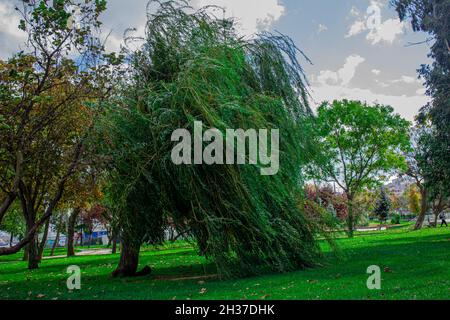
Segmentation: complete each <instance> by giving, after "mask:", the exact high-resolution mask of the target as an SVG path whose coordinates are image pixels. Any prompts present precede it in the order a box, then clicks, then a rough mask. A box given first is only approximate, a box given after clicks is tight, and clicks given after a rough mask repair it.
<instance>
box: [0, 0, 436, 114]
mask: <svg viewBox="0 0 450 320" xmlns="http://www.w3.org/2000/svg"><path fill="white" fill-rule="evenodd" d="M147 2H148V0H127V1H124V0H108V10H107V12H106V13H104V14H103V15H102V17H101V20H102V22H103V29H104V30H103V32H104V37H105V38H107V42H106V46H107V49H108V50H110V51H113V50H118V49H119V48H120V45H121V43H122V42H123V34H124V31H125V30H126V29H127V28H136V29H137V31H136V33H137V34H138V35H139V34H143V32H144V28H145V22H146V7H147ZM189 2H190V4H191V5H192V6H193V7H194V8H200V7H201V6H204V5H209V4H213V5H218V6H221V7H224V8H225V10H226V11H225V15H226V16H227V17H231V16H232V17H235V18H236V20H237V22H238V28H239V33H240V34H241V35H242V36H246V37H249V38H250V37H253V36H254V35H255V34H256V33H258V32H260V31H272V32H275V31H277V32H281V33H283V34H285V35H288V36H289V37H291V38H292V39H293V40H294V42H295V44H296V45H297V47H299V48H300V49H301V50H302V51H303V52H304V53H305V54H306V55H307V56H308V58H309V59H310V60H311V61H312V63H313V64H309V63H308V62H307V61H305V60H303V59H301V57H299V60H300V62H301V64H302V65H303V67H304V69H305V71H306V75H307V77H308V79H309V82H310V87H309V91H310V94H311V105H312V107H313V108H315V107H317V106H318V105H319V104H320V103H321V102H322V101H325V100H328V101H331V100H333V99H344V98H346V99H357V100H363V101H366V102H367V103H370V104H372V103H380V104H386V105H391V106H392V107H393V108H394V109H395V111H396V112H397V113H399V114H400V115H402V116H403V117H404V118H406V119H408V120H410V121H412V120H413V119H414V117H415V115H417V113H418V110H419V109H420V108H421V107H422V106H424V105H425V104H426V103H427V101H428V97H427V96H426V95H425V89H424V86H423V84H422V83H423V81H422V80H420V79H418V78H417V72H416V70H417V69H418V68H419V67H420V65H421V64H423V63H429V62H430V61H429V60H428V58H427V53H428V52H429V45H428V44H421V45H413V46H411V45H410V44H411V43H417V42H421V41H423V40H425V39H426V38H427V37H426V35H425V34H423V33H414V32H413V31H412V29H411V27H410V25H409V24H408V23H402V22H400V21H399V19H398V16H397V14H396V12H395V10H394V8H392V7H390V6H389V1H388V0H339V1H335V0H190V1H189ZM16 3H17V0H0V59H7V58H8V57H9V56H11V54H13V53H14V52H17V51H18V49H19V48H23V45H21V44H22V43H23V42H24V39H25V35H24V34H23V33H22V32H21V31H19V30H18V28H17V25H18V23H19V18H18V16H17V13H16V12H15V10H14V5H15V4H16ZM149 10H154V8H153V6H150V7H149ZM107 35H109V36H108V37H107Z"/></svg>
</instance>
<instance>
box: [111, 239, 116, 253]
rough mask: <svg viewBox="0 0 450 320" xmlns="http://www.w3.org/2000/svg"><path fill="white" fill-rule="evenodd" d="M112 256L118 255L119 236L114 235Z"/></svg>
mask: <svg viewBox="0 0 450 320" xmlns="http://www.w3.org/2000/svg"><path fill="white" fill-rule="evenodd" d="M111 253H112V254H116V253H117V236H116V235H114V236H113V239H112V250H111Z"/></svg>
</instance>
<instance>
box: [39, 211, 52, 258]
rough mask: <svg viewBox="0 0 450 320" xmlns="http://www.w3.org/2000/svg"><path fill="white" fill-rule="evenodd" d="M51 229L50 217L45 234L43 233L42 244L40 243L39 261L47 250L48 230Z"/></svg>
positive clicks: (45, 227)
mask: <svg viewBox="0 0 450 320" xmlns="http://www.w3.org/2000/svg"><path fill="white" fill-rule="evenodd" d="M49 229H50V218H49V219H47V221H46V222H45V226H44V234H43V235H42V240H41V244H40V245H39V262H40V261H41V260H42V257H43V255H44V250H45V244H46V243H47V238H48V230H49Z"/></svg>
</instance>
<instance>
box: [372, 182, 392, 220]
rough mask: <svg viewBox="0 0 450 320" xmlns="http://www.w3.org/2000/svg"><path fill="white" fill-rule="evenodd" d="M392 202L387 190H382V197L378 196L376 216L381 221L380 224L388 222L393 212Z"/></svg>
mask: <svg viewBox="0 0 450 320" xmlns="http://www.w3.org/2000/svg"><path fill="white" fill-rule="evenodd" d="M391 208H392V202H391V199H390V198H389V196H388V194H387V192H386V189H385V188H381V192H380V195H379V196H378V200H377V204H376V206H375V211H374V213H375V215H376V216H377V217H378V218H379V219H380V222H381V223H382V222H383V221H384V222H386V220H387V218H388V217H389V213H390V212H391Z"/></svg>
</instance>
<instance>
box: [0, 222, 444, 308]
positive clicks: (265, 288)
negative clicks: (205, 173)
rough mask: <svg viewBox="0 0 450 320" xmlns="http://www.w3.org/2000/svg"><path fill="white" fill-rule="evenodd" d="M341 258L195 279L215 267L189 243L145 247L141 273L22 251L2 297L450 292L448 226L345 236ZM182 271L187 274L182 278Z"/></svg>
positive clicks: (111, 258)
mask: <svg viewBox="0 0 450 320" xmlns="http://www.w3.org/2000/svg"><path fill="white" fill-rule="evenodd" d="M337 243H338V245H339V247H340V249H341V254H340V257H339V258H338V257H336V256H334V255H332V254H330V253H329V252H328V249H327V245H325V244H323V247H324V250H325V251H326V252H328V253H326V259H325V260H324V266H323V267H319V268H315V269H311V270H301V271H297V272H291V273H286V274H275V275H274V274H271V275H264V276H257V277H252V278H248V279H235V280H227V281H219V280H217V279H214V278H199V279H192V278H188V277H203V276H208V275H211V274H213V273H214V267H213V266H212V265H211V264H209V263H208V262H207V261H206V260H205V259H204V258H202V257H199V256H198V255H197V253H196V251H195V249H193V248H191V247H190V246H189V245H188V244H186V243H178V244H176V245H175V246H166V247H160V248H158V249H154V248H145V249H144V250H143V252H142V253H141V261H140V262H141V265H142V266H144V265H150V266H151V267H152V268H153V270H154V272H153V274H152V275H150V276H147V277H143V278H133V279H112V278H111V277H110V274H111V272H112V271H113V270H114V267H115V265H116V263H117V260H118V258H119V256H118V255H105V256H87V257H73V258H70V259H67V258H59V259H53V260H43V262H42V264H41V266H40V269H39V270H35V271H28V270H27V269H26V263H25V262H22V261H20V258H21V255H14V256H9V257H0V298H1V299H59V300H62V299H193V300H194V299H250V300H251V299H449V298H450V229H449V228H442V229H441V228H438V229H424V230H422V231H419V232H412V231H410V226H404V227H401V228H396V229H392V230H389V231H383V232H371V233H368V234H366V233H359V234H357V236H356V237H355V238H354V239H346V238H340V239H338V240H337ZM58 253H60V252H58ZM70 265H78V266H79V267H80V268H81V270H82V278H81V283H82V288H81V290H79V291H72V292H71V291H69V290H68V289H67V287H66V279H67V276H68V274H66V269H67V267H68V266H70ZM370 265H378V266H380V267H381V269H382V284H381V286H382V289H381V290H375V291H371V290H368V289H367V287H366V281H367V278H368V276H369V275H368V274H366V270H367V267H368V266H370ZM183 278H185V279H183Z"/></svg>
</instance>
